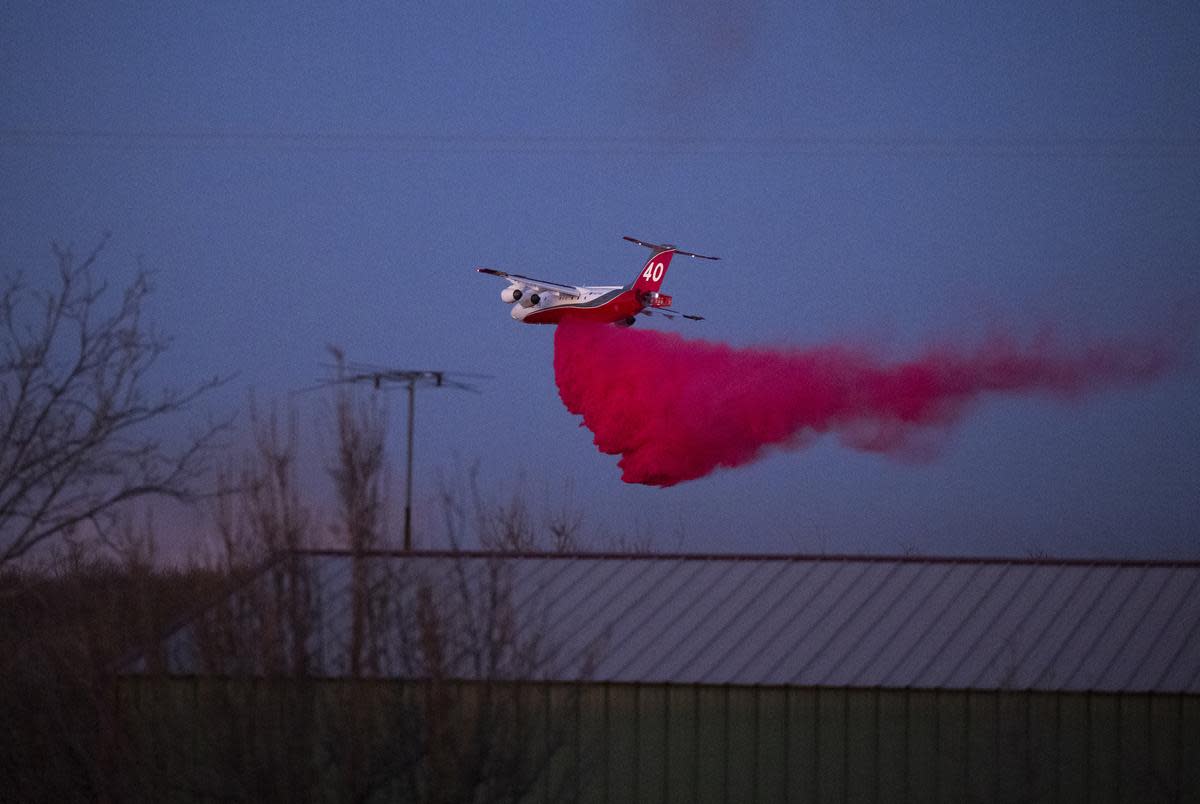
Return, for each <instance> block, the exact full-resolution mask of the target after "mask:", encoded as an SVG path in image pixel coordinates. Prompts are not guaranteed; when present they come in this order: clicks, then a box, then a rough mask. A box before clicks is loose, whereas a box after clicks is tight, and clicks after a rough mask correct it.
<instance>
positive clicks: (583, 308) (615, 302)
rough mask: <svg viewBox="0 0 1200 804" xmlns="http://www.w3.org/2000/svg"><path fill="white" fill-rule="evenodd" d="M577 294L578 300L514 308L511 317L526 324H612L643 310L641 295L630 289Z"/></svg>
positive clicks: (588, 290)
mask: <svg viewBox="0 0 1200 804" xmlns="http://www.w3.org/2000/svg"><path fill="white" fill-rule="evenodd" d="M580 290H581V293H580V295H579V298H578V299H564V298H555V299H549V300H543V301H542V302H541V304H538V305H531V306H529V307H524V306H522V305H521V304H514V305H513V308H512V317H513V318H515V319H516V320H517V321H523V322H525V323H526V324H557V323H559V322H560V321H563V320H566V319H570V320H572V321H590V322H592V323H595V324H612V323H617V322H621V321H627V320H629V319H631V318H633V317H634V316H635V315H637V314H638V313H640V312H641V311H642V310H643V309H644V308H645V307H646V305H645V304H644V303H643V301H642V298H641V294H640V293H638V292H637V291H635V290H633V289H631V288H624V287H584V288H580Z"/></svg>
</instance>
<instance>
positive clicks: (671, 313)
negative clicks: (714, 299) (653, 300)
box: [642, 307, 704, 321]
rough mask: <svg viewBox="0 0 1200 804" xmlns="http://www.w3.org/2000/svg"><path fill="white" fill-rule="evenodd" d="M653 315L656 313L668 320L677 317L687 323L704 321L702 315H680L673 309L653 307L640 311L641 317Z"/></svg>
mask: <svg viewBox="0 0 1200 804" xmlns="http://www.w3.org/2000/svg"><path fill="white" fill-rule="evenodd" d="M655 313H658V314H659V315H661V316H663V317H664V318H669V319H674V318H675V316H679V317H680V318H686V319H688V320H689V321H703V320H704V316H702V315H692V314H690V313H681V312H679V311H678V310H676V309H675V308H673V307H654V308H650V307H645V308H643V309H642V315H653V314H655Z"/></svg>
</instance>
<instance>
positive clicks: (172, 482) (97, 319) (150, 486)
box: [0, 235, 225, 566]
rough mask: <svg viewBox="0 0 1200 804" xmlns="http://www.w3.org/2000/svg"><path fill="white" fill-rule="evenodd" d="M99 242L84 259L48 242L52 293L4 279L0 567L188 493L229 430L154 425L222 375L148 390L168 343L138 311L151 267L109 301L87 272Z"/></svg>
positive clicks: (0, 309)
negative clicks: (170, 440)
mask: <svg viewBox="0 0 1200 804" xmlns="http://www.w3.org/2000/svg"><path fill="white" fill-rule="evenodd" d="M107 241H108V236H107V235H106V236H105V237H104V238H103V239H102V240H101V241H100V243H99V244H98V245H97V246H96V247H95V248H94V249H93V250H92V251H91V253H89V254H88V255H87V257H85V258H84V259H82V260H80V259H77V258H76V256H75V254H74V253H73V252H72V251H71V250H70V249H69V248H65V249H64V248H61V247H59V246H58V245H57V244H55V245H54V246H53V247H52V250H53V255H54V259H55V261H56V263H57V271H56V274H55V277H54V283H53V285H52V287H51V288H50V289H48V290H45V289H41V288H38V287H34V286H31V285H30V284H28V283H27V282H26V281H25V279H24V277H22V276H21V275H19V274H18V275H10V276H6V277H5V278H4V279H3V280H0V566H3V565H4V564H6V563H8V562H10V561H13V560H15V559H18V558H20V557H21V556H24V555H26V554H27V553H29V551H30V550H32V549H34V548H35V547H37V546H38V545H40V544H42V543H44V542H46V541H47V540H49V539H52V538H54V537H58V536H61V535H63V534H66V533H70V532H73V531H76V530H77V529H79V528H81V527H86V528H89V529H90V530H91V531H94V532H95V533H98V534H100V535H101V536H103V535H104V534H105V533H107V532H108V531H109V530H110V529H111V527H112V526H113V525H114V523H115V521H116V517H117V516H118V513H119V507H120V506H121V504H122V503H125V502H127V501H129V500H133V499H137V498H140V497H145V496H148V495H165V496H168V497H172V498H175V499H182V500H187V499H190V498H191V497H193V495H194V492H195V484H196V481H197V480H198V478H199V476H200V474H201V472H202V471H203V469H204V458H205V455H206V452H207V451H208V449H209V448H210V447H211V446H212V444H213V441H214V439H215V438H216V437H217V435H218V433H219V432H220V431H221V430H222V429H223V427H224V426H225V423H216V424H212V423H210V424H209V425H208V426H206V427H205V428H204V429H202V430H200V431H199V432H195V433H192V434H191V435H190V436H189V437H188V438H187V439H185V440H184V441H183V443H182V444H181V445H180V446H179V447H178V448H176V449H170V448H168V447H166V446H164V444H163V443H162V441H161V440H160V434H159V433H155V432H153V429H154V428H155V426H156V425H157V424H158V423H159V422H160V421H161V420H162V419H165V418H166V417H169V416H171V415H172V414H175V413H179V412H180V411H183V410H184V409H185V408H187V407H188V406H189V405H190V404H191V403H192V402H194V401H195V400H196V399H197V398H198V397H200V396H202V395H203V394H204V393H206V392H207V391H209V390H211V389H212V388H213V387H215V386H217V385H219V384H220V383H221V382H222V380H221V378H216V377H214V378H212V379H209V380H206V381H203V382H201V383H199V384H198V385H195V386H194V387H192V388H190V389H187V390H172V389H163V390H161V391H159V392H157V393H153V392H152V390H151V388H149V384H150V382H149V375H150V371H151V369H152V368H153V367H154V365H155V363H156V361H157V359H158V358H159V357H160V356H161V355H162V354H163V352H165V351H166V349H167V347H168V345H169V340H168V339H167V338H166V337H165V336H163V335H162V334H161V333H159V332H158V331H157V330H156V329H155V328H154V327H153V326H152V325H150V324H148V323H147V322H146V321H145V320H144V317H143V313H144V306H145V302H146V299H147V297H148V296H149V294H150V292H151V284H150V274H149V273H148V272H146V271H144V270H139V271H138V272H137V274H136V276H135V277H134V279H133V281H132V282H131V283H130V284H129V286H128V287H126V288H125V289H124V291H123V292H122V293H121V295H120V298H119V300H118V301H117V302H116V303H115V304H114V305H109V304H108V296H107V290H108V285H107V283H105V282H104V281H103V280H100V279H97V277H96V273H95V266H96V261H97V259H98V258H99V257H100V254H101V252H102V251H103V249H104V246H105V244H106V243H107ZM110 307H111V309H110Z"/></svg>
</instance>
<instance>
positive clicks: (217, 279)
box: [0, 0, 1200, 557]
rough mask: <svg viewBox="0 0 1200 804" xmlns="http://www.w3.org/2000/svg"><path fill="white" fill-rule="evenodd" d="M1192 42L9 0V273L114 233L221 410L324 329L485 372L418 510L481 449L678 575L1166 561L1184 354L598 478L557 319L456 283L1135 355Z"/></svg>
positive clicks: (1194, 17)
mask: <svg viewBox="0 0 1200 804" xmlns="http://www.w3.org/2000/svg"><path fill="white" fill-rule="evenodd" d="M1197 41H1200V9H1197V7H1196V6H1195V5H1194V4H1152V5H1142V6H1137V7H1131V6H1128V5H1123V4H1099V3H1078V4H1042V3H1020V4H1015V5H1014V4H1008V5H1004V6H997V7H995V8H989V9H983V8H978V7H975V6H971V5H963V6H960V5H954V4H930V5H921V6H917V7H910V8H907V9H904V10H897V9H894V8H893V7H892V6H889V5H887V4H878V3H862V4H852V5H846V6H845V7H842V6H840V5H839V6H838V8H837V9H836V10H826V11H821V10H816V11H810V10H804V9H802V8H800V7H799V5H798V4H794V3H763V4H745V5H742V6H739V5H736V4H734V5H726V4H717V3H695V2H668V1H667V0H662V1H661V2H649V3H628V2H627V3H611V4H571V3H566V4H563V3H528V4H519V5H517V6H498V5H497V6H492V5H486V4H478V3H454V2H450V3H438V4H380V5H334V6H311V7H310V6H302V5H298V4H280V5H276V6H269V5H268V4H265V3H260V4H233V3H211V4H198V5H176V6H172V5H170V4H159V3H145V4H44V3H23V2H17V3H9V4H7V5H6V8H5V14H4V15H3V20H0V98H2V99H3V103H2V104H0V266H2V267H3V268H4V269H5V270H11V269H16V268H20V269H24V270H25V271H27V272H36V271H45V270H47V269H48V268H49V267H50V266H51V264H52V263H51V262H50V259H49V254H48V243H49V242H50V240H52V239H57V240H60V241H68V242H74V243H75V245H76V246H77V247H78V248H80V249H82V248H86V247H87V246H88V245H90V244H91V243H93V242H94V241H95V240H96V239H97V238H98V237H99V235H100V233H101V232H102V231H104V230H110V231H112V232H113V235H114V239H113V242H112V245H111V248H110V249H109V251H108V259H107V260H106V262H105V265H106V267H108V268H109V269H111V270H112V271H113V272H114V275H116V276H122V275H128V273H129V271H130V270H131V266H132V265H133V264H134V261H135V258H136V257H137V256H138V255H140V256H141V258H142V259H143V261H144V264H145V265H146V266H148V267H151V268H154V269H157V270H158V271H159V272H160V273H159V276H158V291H157V293H156V295H155V296H154V298H153V302H152V312H153V314H154V316H155V318H156V319H157V320H158V322H159V323H160V324H161V325H162V327H163V328H164V329H165V330H167V331H168V332H170V333H172V334H173V335H174V336H175V338H176V341H175V345H174V347H173V349H172V350H171V352H170V353H169V354H168V357H167V359H166V361H165V365H164V372H163V374H164V377H165V378H166V379H168V380H169V381H171V382H175V383H183V382H185V381H186V380H187V379H188V378H197V377H201V376H205V375H209V374H212V373H217V372H230V371H236V372H238V377H237V379H236V380H235V381H234V382H233V383H232V384H231V385H230V386H229V387H227V388H226V389H224V390H223V391H222V392H221V394H219V395H217V396H215V397H213V398H212V399H210V402H209V404H210V405H211V406H212V407H213V408H214V409H215V410H224V409H229V408H233V407H240V406H242V404H243V401H244V398H245V394H246V390H247V388H249V387H253V388H255V389H256V393H257V394H258V396H259V397H260V398H266V399H270V398H283V397H284V395H285V394H286V393H287V392H288V391H290V390H293V389H296V388H299V387H302V386H305V385H307V384H309V383H310V382H311V381H312V380H313V379H314V377H315V376H316V375H317V373H318V369H317V363H318V362H319V361H321V360H323V359H324V358H325V353H324V345H325V344H327V343H338V344H341V345H342V346H344V347H345V349H346V351H347V353H348V354H349V355H350V356H351V357H352V358H354V359H358V360H363V361H371V362H376V363H383V364H388V365H397V366H412V367H426V366H428V367H434V368H447V369H459V370H463V371H482V372H489V373H492V374H494V375H496V377H495V379H493V380H490V381H487V382H486V383H485V385H484V388H485V393H484V394H483V395H482V396H479V397H474V396H468V395H462V394H454V393H441V394H439V395H438V396H436V397H434V396H433V395H432V394H424V395H422V397H421V398H420V400H419V402H418V422H419V424H418V434H417V461H418V467H419V470H420V473H419V475H418V482H417V489H418V498H419V500H421V501H422V503H421V504H422V505H425V504H426V503H425V502H424V501H425V500H427V499H428V497H429V496H430V494H431V493H432V491H433V483H432V476H433V473H434V471H435V470H439V469H440V470H441V471H443V472H453V471H454V467H455V466H462V465H465V464H469V463H471V462H473V461H476V460H478V461H479V463H480V470H481V474H482V476H483V478H484V479H485V480H487V481H489V482H490V481H495V480H498V479H501V478H509V479H511V478H515V477H522V478H524V481H523V482H524V487H525V489H526V493H528V494H529V495H530V496H531V497H532V498H533V499H534V501H535V503H536V504H537V505H539V506H540V507H553V506H557V505H558V504H559V500H558V498H559V497H560V496H561V495H562V494H563V493H564V492H563V489H564V484H568V485H570V486H571V487H573V491H572V494H573V500H574V504H575V505H577V506H578V507H580V508H582V509H583V510H585V511H586V514H587V516H588V518H589V520H590V521H591V522H592V523H593V524H594V525H596V526H601V527H603V528H605V529H607V530H608V531H609V532H610V533H620V532H624V531H629V530H632V531H635V532H638V533H642V532H645V533H651V534H655V535H656V538H657V539H658V543H659V545H660V546H662V547H669V548H682V549H696V550H736V551H767V550H770V551H774V550H787V551H792V550H804V551H815V550H824V551H828V552H860V551H862V552H896V551H898V550H902V549H903V550H917V551H921V552H938V553H959V552H969V553H991V554H997V553H998V554H1021V553H1024V552H1027V551H1030V550H1043V551H1047V552H1051V553H1062V554H1072V555H1075V554H1078V555H1096V554H1105V555H1130V554H1132V555H1172V556H1173V555H1185V554H1186V555H1191V556H1193V557H1194V556H1195V555H1196V552H1197V544H1200V417H1198V416H1196V410H1197V403H1196V400H1197V392H1198V391H1200V378H1198V376H1197V372H1196V370H1195V369H1194V368H1192V367H1190V366H1188V367H1185V368H1184V369H1183V370H1181V371H1179V372H1177V373H1176V374H1174V375H1172V376H1171V377H1170V378H1168V379H1166V380H1164V381H1161V382H1159V383H1156V384H1154V385H1152V386H1149V387H1146V388H1141V389H1135V390H1125V391H1119V392H1112V393H1107V394H1104V395H1102V396H1099V397H1095V398H1092V399H1089V400H1087V401H1085V402H1084V403H1081V404H1071V405H1068V404H1062V403H1058V402H1048V401H1046V400H1042V399H1036V398H1035V399H1006V400H992V401H985V402H984V403H983V404H982V405H980V406H978V407H977V408H975V409H974V410H973V411H972V413H971V415H970V416H968V418H967V421H966V422H965V424H964V425H963V426H962V427H961V428H959V429H958V430H957V431H956V432H955V434H954V436H953V438H952V439H951V440H950V441H949V443H948V444H947V445H946V446H945V449H944V451H943V454H942V456H941V458H940V459H939V460H937V461H935V462H933V463H931V464H929V465H921V466H912V465H908V464H903V463H897V462H895V461H889V460H886V459H880V458H878V457H876V456H872V455H864V454H859V453H855V452H850V451H847V450H845V449H843V448H842V447H840V446H838V445H837V444H836V442H834V441H832V440H824V441H820V442H818V444H817V445H816V446H814V447H811V448H808V449H806V450H804V451H801V452H780V453H775V454H773V455H772V456H770V457H768V458H767V459H765V460H763V461H761V462H759V463H757V464H755V465H753V466H750V467H747V468H743V469H739V470H736V471H726V472H717V473H716V474H714V475H712V476H710V477H708V478H705V479H702V480H699V481H695V482H692V483H687V484H683V485H681V486H679V487H675V488H671V489H666V490H663V489H655V488H643V487H635V486H627V485H625V484H623V483H622V482H621V481H620V477H619V472H618V471H617V469H616V466H615V459H614V458H611V457H607V456H603V455H600V454H598V453H597V452H596V450H595V449H594V448H593V447H592V445H591V436H590V434H589V433H588V432H587V431H586V430H582V429H579V428H578V426H577V424H578V421H577V419H576V418H575V417H572V416H570V415H569V414H568V413H567V412H566V411H565V410H564V408H563V407H562V405H561V403H560V402H559V400H558V397H557V393H556V390H555V386H554V377H553V373H552V368H551V358H552V336H553V330H552V329H551V328H544V327H532V326H522V325H518V324H516V323H514V322H512V321H511V320H510V319H509V317H508V308H507V307H506V306H504V305H503V304H502V303H501V302H500V301H499V297H498V294H499V291H500V289H501V285H500V284H499V283H496V282H495V281H494V280H489V279H487V278H485V277H480V276H478V275H476V274H474V272H473V271H471V268H472V267H474V266H476V265H492V266H496V267H500V268H504V269H507V270H513V271H518V272H523V273H528V274H530V275H534V276H543V277H546V278H552V279H560V280H563V281H568V282H593V283H598V284H608V283H620V282H625V281H628V280H629V279H631V278H632V276H633V274H634V273H635V272H636V270H637V268H638V266H639V265H640V260H641V258H642V257H643V256H644V255H643V253H642V252H641V250H640V249H637V248H635V247H633V246H630V245H628V244H626V243H624V242H623V241H621V240H620V236H621V235H623V234H630V235H635V236H639V237H643V238H647V239H652V240H660V241H671V242H675V243H679V244H681V245H682V246H683V247H685V248H691V249H694V250H697V251H700V252H703V253H712V254H718V255H720V256H721V257H722V258H723V261H722V262H720V263H713V264H690V263H677V264H676V266H674V267H673V268H672V271H671V274H670V277H669V279H668V282H667V284H666V288H665V289H666V291H667V292H669V293H672V294H673V295H674V296H675V298H676V304H677V305H678V306H680V307H682V308H685V309H687V310H689V311H696V312H701V313H703V314H705V315H706V316H707V318H708V320H706V321H705V322H703V323H702V324H698V325H695V326H689V327H687V328H686V332H687V334H689V335H696V336H703V337H705V338H708V339H712V340H722V341H728V342H732V343H735V344H796V345H805V344H815V343H822V342H826V341H830V340H834V339H839V340H844V339H850V340H853V341H856V342H861V343H869V344H876V345H879V344H883V345H886V346H887V348H888V349H890V350H891V351H892V352H894V353H895V354H897V355H903V354H906V353H911V352H912V351H913V350H915V349H917V348H919V347H920V345H922V344H924V343H927V342H930V341H934V340H940V341H945V340H947V339H960V338H972V337H978V336H980V335H982V334H984V332H985V331H986V330H987V328H988V327H989V326H994V325H999V326H1004V327H1008V328H1009V329H1010V330H1011V331H1013V332H1014V333H1016V334H1018V335H1021V334H1023V333H1026V332H1030V331H1032V330H1033V329H1035V328H1036V327H1039V326H1042V325H1044V324H1047V323H1050V324H1056V325H1058V326H1059V327H1061V328H1062V331H1063V332H1064V333H1066V334H1067V335H1068V337H1083V336H1088V337H1104V336H1108V335H1110V334H1113V333H1131V332H1132V333H1138V332H1145V331H1147V330H1153V329H1154V328H1156V327H1159V326H1161V325H1162V321H1163V319H1164V317H1165V316H1166V315H1167V313H1168V312H1169V311H1170V310H1171V309H1172V308H1173V305H1174V304H1175V303H1176V302H1177V301H1178V300H1180V299H1186V298H1193V299H1194V298H1196V297H1197V294H1198V293H1200V226H1197V221H1200V93H1197V92H1196V91H1195V88H1196V87H1197V86H1200V51H1198V50H1197V48H1196V46H1195V43H1196V42H1197ZM651 325H653V326H663V327H664V328H665V327H667V326H670V325H668V324H666V323H665V322H664V323H663V324H653V323H652V324H651ZM639 326H641V324H639ZM676 328H678V329H683V328H682V327H676ZM1195 351H1196V344H1195V340H1194V339H1193V341H1192V343H1191V347H1190V349H1189V352H1190V354H1191V355H1192V356H1194V354H1195ZM400 402H401V399H400V398H399V397H397V398H396V399H395V402H394V405H393V418H394V420H395V422H397V423H398V422H399V421H400V420H401V419H402V414H403V409H402V406H401V404H400ZM304 404H305V405H308V403H304ZM201 412H203V411H201ZM304 415H305V416H306V417H309V416H310V414H308V413H305V414H304ZM681 415H686V412H681ZM396 443H397V445H399V441H398V439H397V440H396ZM396 457H397V458H399V457H400V455H399V453H397V455H396ZM315 474H319V472H318V473H315ZM397 480H399V477H397ZM505 482H512V481H511V480H507V481H505ZM419 514H420V515H422V516H428V511H427V510H425V511H423V512H419Z"/></svg>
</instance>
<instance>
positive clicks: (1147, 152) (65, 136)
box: [0, 128, 1200, 159]
mask: <svg viewBox="0 0 1200 804" xmlns="http://www.w3.org/2000/svg"><path fill="white" fill-rule="evenodd" d="M0 147H15V148H98V149H119V150H158V149H169V150H197V151H203V150H226V149H232V150H246V151H249V150H261V149H265V148H270V149H285V150H316V151H326V150H328V151H340V152H364V153H369V152H401V153H408V152H412V153H442V152H444V153H455V154H457V153H505V152H507V153H530V154H554V153H566V154H576V153H596V154H603V153H608V152H613V153H621V154H630V153H633V154H637V153H646V154H655V153H681V154H689V153H690V154H704V153H714V154H734V153H745V154H763V155H771V154H812V155H835V156H837V155H847V156H852V155H856V154H881V155H885V156H913V157H946V158H953V157H965V156H978V157H998V158H1081V157H1082V158H1118V159H1121V158H1128V159H1137V158H1152V159H1191V158H1195V157H1197V156H1200V137H1197V136H1190V137H1189V136H1181V137H1165V136H1135V137H1078V136H1042V137H1034V136H1031V137H1015V136H991V135H962V136H908V135H894V134H883V135H844V134H836V135H822V134H814V133H800V134H779V135H762V136H752V137H739V136H716V137H710V136H699V135H687V134H668V135H652V136H650V135H646V136H638V135H572V134H535V133H518V134H496V135H486V134H415V133H404V132H352V131H342V132H338V131H290V130H257V131H252V130H230V129H209V128H195V129H100V128H62V129H54V128H8V129H0Z"/></svg>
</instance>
